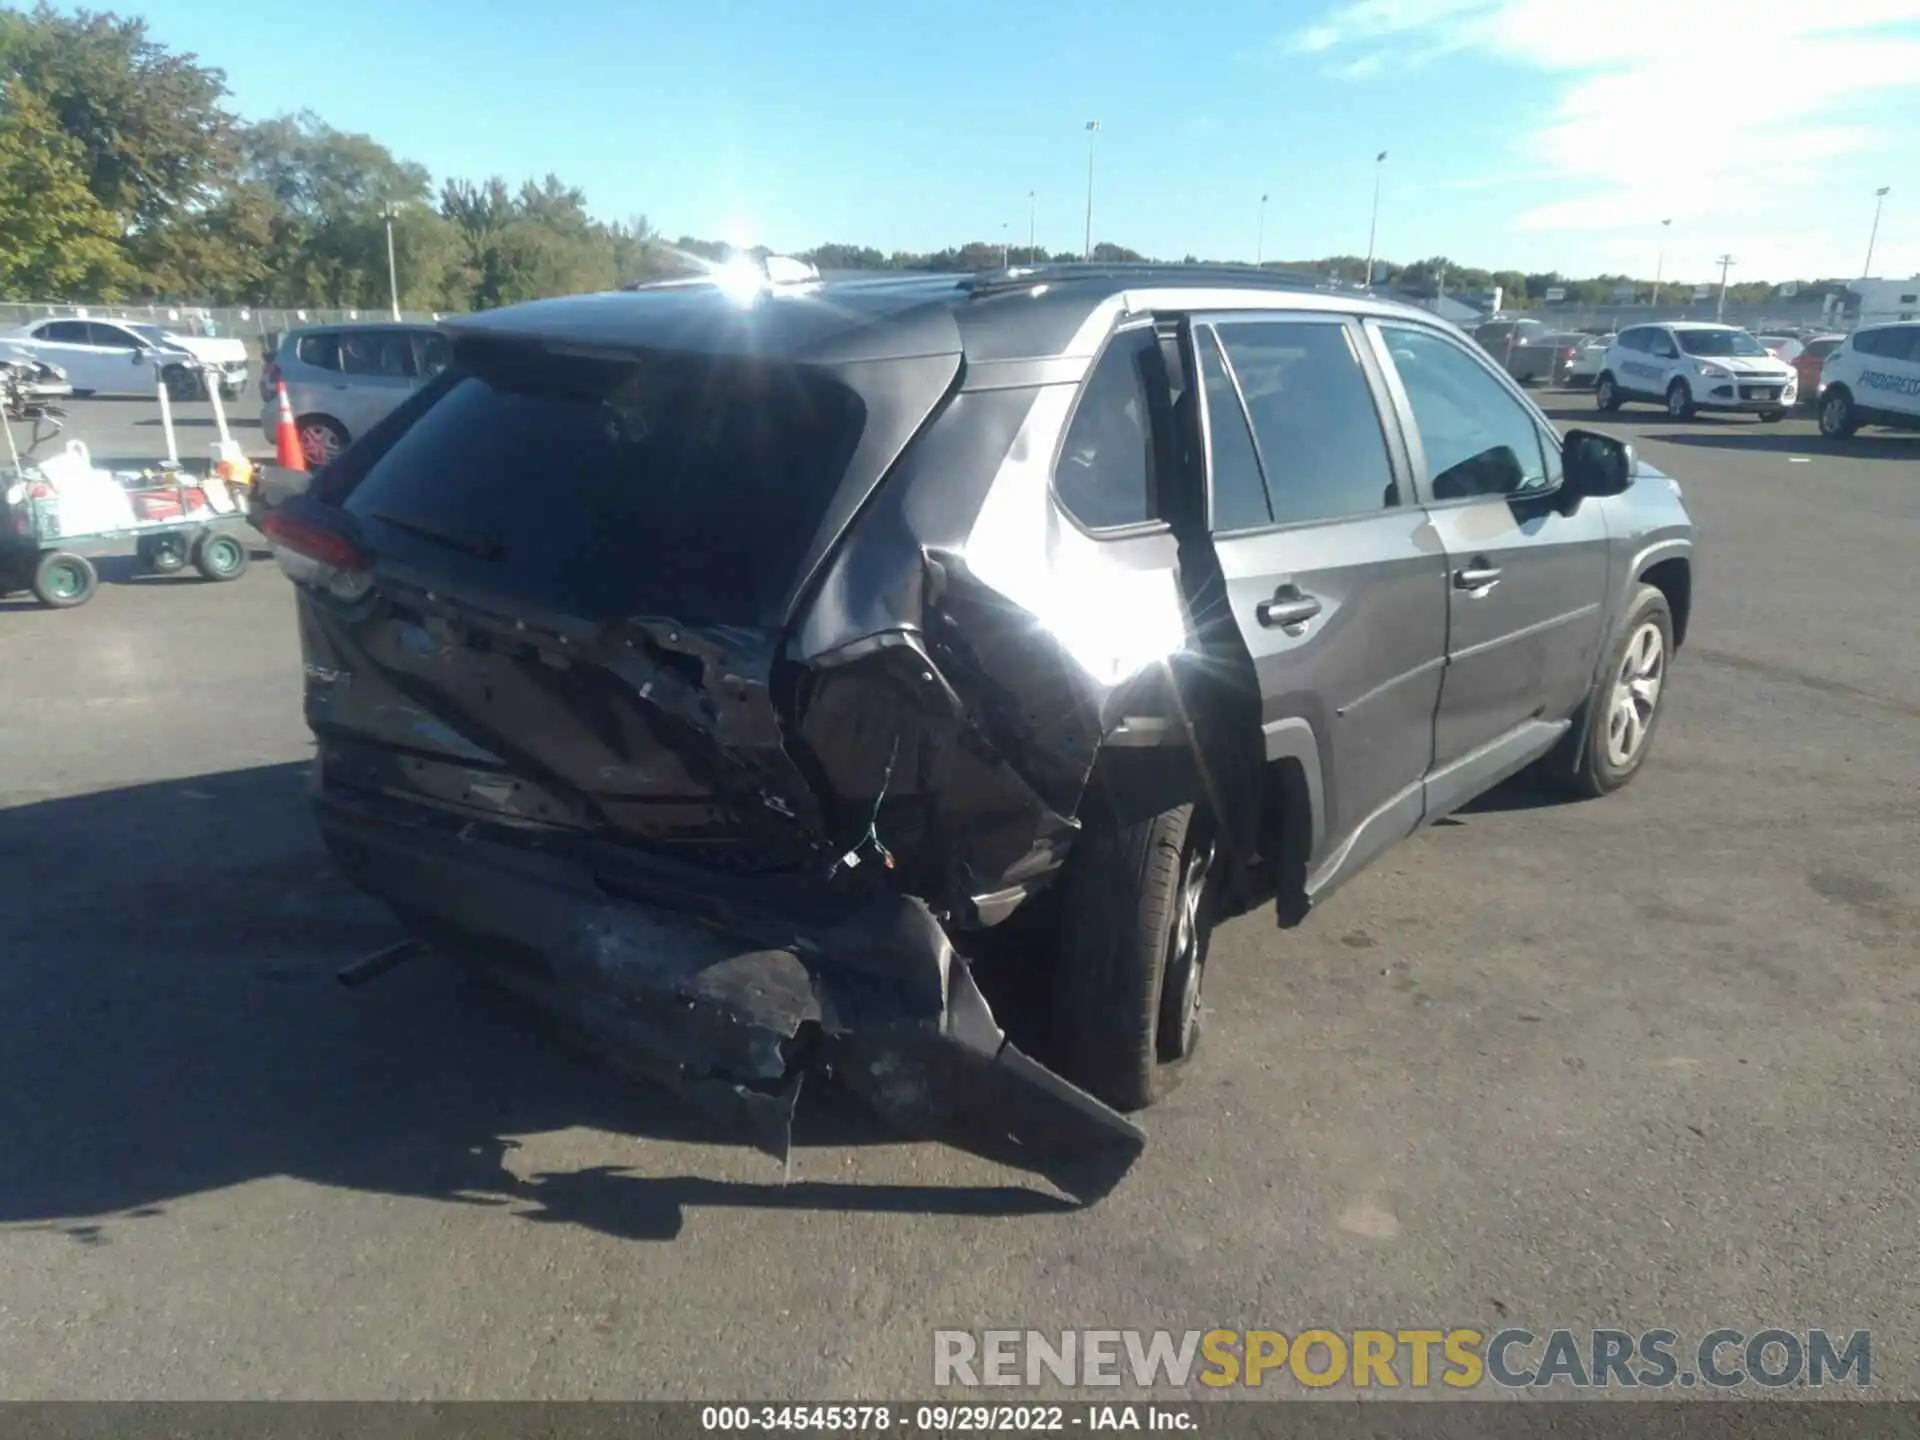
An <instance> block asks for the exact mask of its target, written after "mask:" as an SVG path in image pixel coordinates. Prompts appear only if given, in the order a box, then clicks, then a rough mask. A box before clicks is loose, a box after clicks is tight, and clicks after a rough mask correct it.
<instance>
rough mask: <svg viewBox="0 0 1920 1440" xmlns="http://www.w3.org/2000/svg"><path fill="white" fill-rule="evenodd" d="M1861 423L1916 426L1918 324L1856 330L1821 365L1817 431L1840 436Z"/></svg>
mask: <svg viewBox="0 0 1920 1440" xmlns="http://www.w3.org/2000/svg"><path fill="white" fill-rule="evenodd" d="M1862 425H1891V426H1893V427H1894V428H1895V429H1899V430H1920V324H1913V325H1871V326H1868V327H1867V328H1866V329H1864V330H1856V331H1854V332H1853V334H1851V335H1849V336H1848V337H1847V339H1846V341H1845V343H1843V344H1841V345H1840V346H1839V347H1837V348H1836V349H1835V350H1834V351H1833V352H1832V353H1831V354H1830V355H1828V356H1827V359H1826V363H1825V364H1824V365H1822V366H1821V368H1820V433H1821V434H1822V435H1825V436H1826V437H1827V438H1828V439H1830V440H1844V439H1846V438H1847V436H1849V435H1851V434H1852V433H1853V432H1854V431H1855V430H1857V429H1858V428H1859V427H1860V426H1862Z"/></svg>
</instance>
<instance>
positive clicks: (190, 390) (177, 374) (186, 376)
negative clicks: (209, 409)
mask: <svg viewBox="0 0 1920 1440" xmlns="http://www.w3.org/2000/svg"><path fill="white" fill-rule="evenodd" d="M160 379H161V382H162V383H163V384H164V385H165V386H166V387H167V398H168V399H169V400H204V399H205V398H206V395H207V384H206V381H205V380H203V379H201V378H200V376H198V375H196V374H194V373H193V372H192V371H191V370H189V369H187V367H186V366H184V365H170V366H168V367H167V369H166V370H165V371H163V372H162V373H161V376H160Z"/></svg>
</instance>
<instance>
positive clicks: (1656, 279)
mask: <svg viewBox="0 0 1920 1440" xmlns="http://www.w3.org/2000/svg"><path fill="white" fill-rule="evenodd" d="M1671 224H1673V221H1671V220H1662V221H1661V222H1660V258H1659V259H1658V260H1655V261H1654V262H1653V308H1654V309H1656V310H1658V309H1659V308H1660V277H1661V275H1662V274H1663V273H1665V271H1666V268H1667V227H1668V226H1669V225H1671Z"/></svg>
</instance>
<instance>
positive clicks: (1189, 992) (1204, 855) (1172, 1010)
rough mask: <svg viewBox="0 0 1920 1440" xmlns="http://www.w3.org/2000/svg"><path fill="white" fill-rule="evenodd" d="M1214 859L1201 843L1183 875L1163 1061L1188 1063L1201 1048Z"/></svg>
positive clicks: (1171, 946)
mask: <svg viewBox="0 0 1920 1440" xmlns="http://www.w3.org/2000/svg"><path fill="white" fill-rule="evenodd" d="M1213 860H1214V843H1213V841H1212V840H1210V839H1208V840H1203V841H1202V842H1201V843H1199V844H1196V845H1193V846H1191V847H1189V849H1188V851H1187V855H1186V859H1185V861H1184V862H1183V864H1182V867H1181V871H1180V893H1179V895H1178V897H1177V898H1176V900H1175V902H1174V903H1175V910H1174V917H1173V935H1172V937H1171V938H1170V941H1169V943H1168V947H1167V950H1168V953H1167V968H1166V979H1165V981H1164V991H1163V995H1162V999H1161V1005H1160V1038H1159V1051H1160V1058H1161V1059H1162V1060H1163V1061H1174V1060H1184V1059H1186V1058H1187V1057H1188V1056H1189V1055H1191V1054H1193V1052H1194V1050H1195V1049H1196V1048H1197V1047H1198V1046H1199V1043H1200V989H1201V985H1202V983H1203V982H1204V981H1205V979H1206V965H1207V953H1206V952H1207V920H1208V916H1207V913H1206V903H1207V882H1208V880H1209V879H1210V878H1211V877H1212V873H1213Z"/></svg>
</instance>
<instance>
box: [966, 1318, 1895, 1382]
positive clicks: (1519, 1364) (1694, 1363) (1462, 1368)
mask: <svg viewBox="0 0 1920 1440" xmlns="http://www.w3.org/2000/svg"><path fill="white" fill-rule="evenodd" d="M933 1383H934V1384H935V1385H937V1386H961V1387H973V1386H982V1385H1017V1386H1027V1387H1030V1388H1031V1387H1038V1386H1042V1385H1065V1386H1069V1387H1072V1388H1076V1389H1077V1388H1081V1387H1100V1388H1112V1387H1117V1386H1131V1387H1132V1388H1134V1389H1138V1390H1153V1389H1174V1390H1179V1389H1185V1388H1186V1387H1187V1386H1188V1385H1190V1384H1200V1385H1205V1386H1211V1387H1215V1388H1225V1387H1228V1386H1234V1387H1243V1388H1253V1389H1258V1388H1261V1387H1268V1386H1270V1387H1273V1388H1276V1389H1277V1388H1282V1387H1286V1386H1303V1387H1305V1388H1307V1389H1311V1390H1324V1389H1327V1388H1330V1387H1333V1386H1348V1387H1351V1388H1353V1389H1371V1390H1396V1389H1407V1390H1427V1389H1439V1390H1455V1391H1460V1390H1472V1389H1475V1388H1479V1387H1483V1386H1488V1385H1491V1386H1496V1387H1499V1388H1501V1389H1506V1390H1545V1389H1553V1388H1564V1389H1573V1390H1589V1389H1601V1390H1607V1389H1612V1390H1620V1389H1629V1390H1637V1389H1647V1390H1668V1389H1675V1388H1678V1389H1689V1388H1693V1387H1696V1386H1704V1387H1707V1388H1709V1389H1718V1390H1730V1389H1735V1388H1739V1387H1742V1386H1758V1387H1761V1388H1764V1389H1778V1388H1782V1387H1785V1386H1792V1385H1799V1386H1810V1387H1821V1386H1828V1385H1842V1384H1844V1385H1850V1386H1853V1387H1855V1388H1865V1387H1866V1386H1869V1385H1871V1384H1872V1383H1873V1337H1872V1335H1871V1333H1870V1332H1868V1331H1865V1330H1853V1331H1848V1332H1846V1333H1844V1334H1842V1333H1840V1332H1838V1331H1827V1330H1820V1329H1809V1330H1800V1331H1795V1330H1784V1329H1778V1328H1767V1329H1758V1330H1743V1329H1737V1328H1732V1327H1725V1328H1721V1329H1716V1330H1710V1331H1708V1332H1707V1333H1706V1334H1704V1335H1701V1336H1700V1337H1699V1338H1698V1339H1694V1340H1688V1339H1685V1338H1683V1337H1682V1336H1680V1335H1679V1334H1678V1333H1677V1332H1675V1331H1672V1330H1661V1329H1653V1330H1638V1331H1634V1330H1624V1329H1608V1328H1596V1329H1591V1330H1574V1329H1554V1330H1547V1331H1542V1332H1539V1333H1536V1332H1534V1331H1531V1330H1524V1329H1520V1328H1517V1327H1508V1328H1505V1329H1501V1330H1495V1331H1483V1330H1473V1329H1466V1328H1454V1329H1447V1330H1441V1329H1426V1328H1407V1329H1393V1330H1384V1329H1381V1330H1367V1329H1362V1330H1344V1331H1342V1330H1323V1329H1310V1330H1298V1331H1292V1332H1288V1331H1281V1330H1204V1331H1203V1330H1186V1331H1174V1330H1060V1331H1040V1330H978V1331H975V1330H936V1331H935V1332H934V1337H933Z"/></svg>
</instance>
